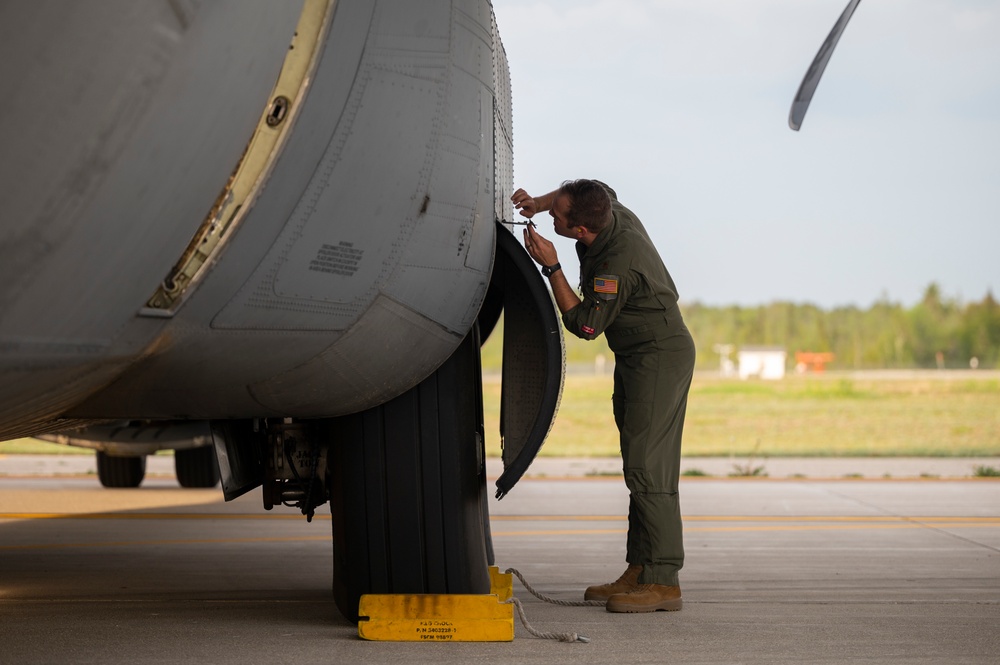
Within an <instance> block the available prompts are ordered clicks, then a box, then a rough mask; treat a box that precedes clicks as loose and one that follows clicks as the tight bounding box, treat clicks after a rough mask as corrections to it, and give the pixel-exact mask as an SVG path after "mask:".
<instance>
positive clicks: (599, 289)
mask: <svg viewBox="0 0 1000 665" xmlns="http://www.w3.org/2000/svg"><path fill="white" fill-rule="evenodd" d="M636 285H637V282H636V277H635V275H634V274H633V273H632V271H631V270H630V269H629V264H628V263H627V262H625V261H616V262H612V263H610V264H609V265H608V267H607V268H601V269H600V270H599V271H598V274H594V275H589V276H585V277H584V280H583V283H582V284H581V286H582V289H583V298H582V302H581V303H580V304H579V305H577V306H576V307H574V308H573V309H571V310H569V311H568V312H566V313H565V314H563V316H562V320H563V325H565V326H566V330H568V331H569V332H570V333H572V334H574V335H576V336H577V337H580V338H581V339H587V340H591V339H597V337H599V336H600V335H601V334H602V333H603V332H604V331H605V330H606V329H607V327H608V326H610V325H611V324H612V323H613V322H614V320H615V319H616V318H617V317H618V314H619V313H620V312H621V311H622V308H623V307H624V306H625V303H626V302H628V298H629V296H631V295H632V294H633V293H634V291H635V288H636Z"/></svg>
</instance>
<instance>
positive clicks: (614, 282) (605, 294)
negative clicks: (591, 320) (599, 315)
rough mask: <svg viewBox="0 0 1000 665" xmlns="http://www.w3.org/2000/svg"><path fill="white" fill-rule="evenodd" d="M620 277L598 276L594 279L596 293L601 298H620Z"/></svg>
mask: <svg viewBox="0 0 1000 665" xmlns="http://www.w3.org/2000/svg"><path fill="white" fill-rule="evenodd" d="M618 281H619V279H618V275H598V276H596V277H594V293H595V294H596V295H597V296H598V297H599V298H604V299H605V300H613V299H614V298H617V297H618Z"/></svg>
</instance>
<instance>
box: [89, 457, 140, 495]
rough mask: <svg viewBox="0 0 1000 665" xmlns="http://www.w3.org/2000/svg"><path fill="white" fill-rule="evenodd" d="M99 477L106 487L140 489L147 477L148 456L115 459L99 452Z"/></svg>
mask: <svg viewBox="0 0 1000 665" xmlns="http://www.w3.org/2000/svg"><path fill="white" fill-rule="evenodd" d="M97 477H98V479H99V480H100V481H101V484H102V485H104V486H105V487H138V486H139V485H140V484H142V479H143V478H145V477H146V456H145V455H139V456H137V457H113V456H112V455H109V454H107V453H105V452H103V451H101V450H98V451H97Z"/></svg>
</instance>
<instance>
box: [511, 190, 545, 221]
mask: <svg viewBox="0 0 1000 665" xmlns="http://www.w3.org/2000/svg"><path fill="white" fill-rule="evenodd" d="M510 200H511V201H513V202H514V207H515V208H517V209H518V210H520V211H521V216H522V217H527V218H528V219H531V218H532V217H534V216H535V213H537V212H538V202H537V201H535V197H533V196H531V195H530V194H528V192H526V191H524V190H523V189H519V190H517V191H516V192H514V196H512V197H510Z"/></svg>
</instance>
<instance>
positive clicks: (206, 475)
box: [174, 446, 219, 487]
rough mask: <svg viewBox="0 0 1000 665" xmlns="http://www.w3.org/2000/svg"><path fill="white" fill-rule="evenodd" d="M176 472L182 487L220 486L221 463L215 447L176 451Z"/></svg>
mask: <svg viewBox="0 0 1000 665" xmlns="http://www.w3.org/2000/svg"><path fill="white" fill-rule="evenodd" d="M174 471H175V472H176V473H177V482H178V483H179V484H180V486H181V487H215V486H216V485H218V484H219V463H218V462H217V461H216V459H215V447H214V446H201V447H199V448H186V449H184V450H175V451H174Z"/></svg>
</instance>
